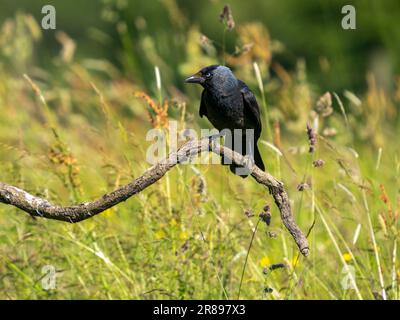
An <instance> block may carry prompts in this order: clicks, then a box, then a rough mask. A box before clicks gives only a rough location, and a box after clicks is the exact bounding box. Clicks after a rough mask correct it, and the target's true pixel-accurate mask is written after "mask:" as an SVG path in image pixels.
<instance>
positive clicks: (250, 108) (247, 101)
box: [239, 80, 262, 136]
mask: <svg viewBox="0 0 400 320" xmlns="http://www.w3.org/2000/svg"><path fill="white" fill-rule="evenodd" d="M239 88H240V92H241V93H242V97H243V102H244V112H245V113H246V114H247V115H249V117H251V118H252V119H253V121H254V123H255V125H256V127H255V128H254V129H255V133H256V136H260V134H261V128H262V126H261V118H260V108H259V107H258V103H257V100H256V97H255V96H254V94H253V92H251V90H250V89H249V87H248V86H247V85H246V84H245V83H244V82H243V81H240V80H239Z"/></svg>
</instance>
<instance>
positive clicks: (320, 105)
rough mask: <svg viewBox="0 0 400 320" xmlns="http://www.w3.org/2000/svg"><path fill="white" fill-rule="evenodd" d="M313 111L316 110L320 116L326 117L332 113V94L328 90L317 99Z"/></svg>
mask: <svg viewBox="0 0 400 320" xmlns="http://www.w3.org/2000/svg"><path fill="white" fill-rule="evenodd" d="M315 111H317V113H318V114H320V115H321V116H322V117H328V116H329V115H331V114H332V112H333V108H332V96H331V94H330V93H329V92H326V93H325V94H324V95H323V96H321V97H320V98H319V99H318V101H317V104H316V108H315Z"/></svg>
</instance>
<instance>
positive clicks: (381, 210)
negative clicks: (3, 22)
mask: <svg viewBox="0 0 400 320" xmlns="http://www.w3.org/2000/svg"><path fill="white" fill-rule="evenodd" d="M18 19H20V20H21V19H22V20H23V17H19V18H18ZM18 19H17V20H18ZM18 23H22V22H18ZM255 30H256V31H255V32H258V31H257V30H258V29H257V28H256V29H255ZM193 34H195V35H193ZM125 36H126V35H125ZM181 36H182V37H187V38H188V43H190V45H188V46H186V45H185V46H183V47H182V48H181V49H182V50H186V51H187V52H186V56H187V57H188V59H189V61H187V62H185V63H182V65H181V66H180V67H179V68H177V70H173V71H174V72H175V75H174V76H171V69H170V68H168V67H167V65H168V63H169V62H170V61H174V57H173V56H172V54H171V55H168V54H165V55H162V58H161V57H160V56H157V52H152V53H151V54H153V55H151V54H150V53H149V55H150V58H149V60H148V63H149V64H150V63H153V62H154V61H155V60H157V59H160V61H158V62H161V63H157V65H158V66H159V67H160V72H161V78H162V80H163V81H162V86H159V87H158V88H157V85H156V80H155V78H154V65H156V63H154V65H153V66H152V67H151V68H149V69H148V70H147V73H148V74H147V75H146V77H147V78H149V79H151V80H150V81H148V82H146V83H142V82H139V83H136V82H135V81H133V80H132V79H131V78H129V77H126V76H125V75H124V74H123V73H120V72H119V71H117V68H114V67H113V66H112V65H111V64H110V63H108V62H107V61H104V60H96V61H91V62H90V61H89V62H90V63H89V62H88V59H89V58H90V57H85V58H84V59H81V60H79V59H76V60H72V61H65V60H63V59H62V57H61V56H60V57H57V58H56V59H55V60H54V61H51V62H49V66H48V69H46V68H39V67H38V66H35V65H33V66H31V67H30V68H28V69H26V70H25V71H26V73H27V74H28V76H29V78H26V77H25V78H24V77H23V73H20V72H17V71H16V70H15V69H14V68H13V67H12V66H13V64H15V63H18V64H20V63H21V62H20V59H26V61H34V60H31V59H32V55H33V54H34V49H33V47H32V48H31V49H32V52H26V55H27V56H26V57H20V59H16V55H17V54H18V53H17V52H18V50H17V51H16V52H14V54H9V53H8V52H9V51H7V52H5V51H2V57H3V59H2V60H1V61H0V114H1V117H0V181H4V182H6V183H9V184H12V185H15V186H18V187H20V188H24V189H26V190H27V191H29V192H31V193H34V194H36V195H40V196H43V197H46V198H48V199H49V200H51V201H52V202H54V203H59V204H70V203H76V202H80V201H89V200H91V199H95V198H96V197H99V196H101V195H102V194H104V193H105V192H107V191H110V190H112V189H114V188H116V187H118V186H121V185H122V184H124V183H127V182H129V181H131V180H132V179H133V178H135V177H137V176H139V175H140V174H141V173H142V172H143V171H144V170H145V169H146V168H148V167H149V164H147V163H146V161H145V158H146V150H147V147H148V146H149V145H150V142H146V141H145V137H146V133H147V130H149V129H151V123H150V121H149V116H148V111H149V106H148V105H147V104H146V103H144V102H143V101H142V100H140V99H138V98H136V97H135V95H134V92H137V91H144V92H147V93H149V94H150V95H151V96H153V98H154V100H155V101H162V99H163V97H168V98H169V99H170V101H171V100H178V101H179V103H172V102H170V106H169V119H170V120H177V121H179V123H180V129H182V128H184V127H188V128H195V129H196V130H197V131H198V132H199V131H200V128H203V127H206V126H207V127H208V126H209V125H208V124H207V122H205V121H204V122H200V119H198V116H197V109H198V104H199V96H200V92H199V91H198V90H196V89H192V88H183V89H184V90H185V91H184V92H183V93H180V94H179V93H178V91H177V90H176V88H175V89H174V88H173V86H174V85H176V86H178V87H179V86H180V84H178V83H176V82H174V78H178V79H181V78H182V79H183V75H184V73H190V72H189V70H188V69H189V66H190V64H191V63H192V64H193V65H194V66H195V65H197V64H199V65H201V64H202V63H203V62H204V63H208V62H210V61H218V59H219V58H220V56H218V55H214V56H213V55H212V54H211V56H204V54H203V53H202V52H201V50H199V48H198V47H196V46H198V44H196V43H197V42H196V41H194V40H193V39H190V37H193V38H195V37H196V32H194V31H193V30H189V31H188V32H187V33H185V32H184V31H182V35H181ZM148 37H150V36H148ZM124 39H125V40H126V41H129V38H124ZM149 39H150V38H149ZM149 39H148V42H147V45H148V44H149V42H151V41H153V40H151V39H150V40H149ZM191 40H192V42H191ZM14 41H15V43H16V44H18V41H25V42H24V43H25V45H26V43H27V42H28V43H30V42H31V41H32V43H33V42H34V41H35V40H34V38H33V37H27V38H26V39H25V38H24V39H22V38H18V37H16V38H15V39H14ZM22 45H24V44H22ZM141 45H143V44H141ZM28 47H29V46H28ZM15 48H18V46H17V45H16V46H15ZM10 50H12V49H10ZM124 54H125V55H126V56H125V58H123V59H128V57H129V61H130V63H131V64H132V65H137V64H140V61H139V60H138V57H137V56H136V55H134V54H131V53H129V52H127V51H126V52H124ZM156 56H157V57H156ZM15 59H16V60H15ZM135 59H136V60H135ZM169 59H170V60H169ZM252 59H253V60H254V61H255V62H257V63H258V64H259V67H260V70H261V75H264V77H265V78H264V79H262V83H261V84H260V83H258V85H261V86H262V87H263V89H264V90H265V92H264V91H261V94H262V96H258V100H259V102H262V103H260V106H264V108H266V106H268V118H267V117H265V119H266V120H265V121H268V120H269V121H270V123H269V125H270V128H271V129H270V130H271V131H272V133H271V134H273V135H274V143H275V145H276V146H278V147H279V148H280V150H281V152H282V154H280V152H278V151H277V150H276V148H273V147H272V148H271V147H270V146H268V145H265V144H261V143H260V149H261V150H262V153H263V157H264V159H265V160H264V161H265V163H266V166H267V169H268V170H269V171H270V172H271V173H272V174H274V175H276V176H277V177H279V178H280V179H281V180H282V181H283V182H284V183H285V186H286V188H287V190H288V192H289V196H290V198H291V200H292V202H293V212H294V214H295V218H296V221H297V222H298V224H299V225H300V227H301V229H302V230H303V231H304V232H305V233H308V234H309V235H308V238H309V241H310V249H311V254H310V256H309V257H308V258H307V259H305V258H303V257H301V256H299V253H298V250H297V247H296V245H295V244H294V242H293V239H292V238H291V236H290V235H289V234H288V232H287V231H286V230H285V229H284V227H283V225H282V222H281V220H280V217H279V211H278V210H277V208H276V207H275V206H274V204H273V200H272V198H271V197H270V196H269V194H268V192H267V190H265V189H264V188H263V187H261V186H260V185H258V184H257V183H256V182H255V181H253V180H252V179H251V178H248V179H245V180H242V179H240V178H238V177H236V176H233V175H232V174H231V173H230V172H229V170H228V169H227V168H225V167H221V166H219V165H213V166H207V165H193V166H191V165H181V166H177V167H176V168H174V169H173V170H172V171H171V172H170V173H169V174H168V179H166V178H164V179H163V180H161V181H159V182H158V183H156V184H155V185H153V186H151V187H149V188H148V189H146V190H145V191H144V192H142V193H140V194H138V195H137V196H135V197H133V198H131V199H129V200H128V201H126V202H124V203H121V204H119V205H118V206H116V207H114V208H112V209H111V210H108V211H107V212H105V213H103V214H100V215H99V216H96V217H94V218H92V219H89V220H87V221H84V222H81V223H79V224H75V225H70V224H65V223H61V222H57V221H50V220H45V219H35V220H34V219H33V218H31V217H30V216H29V215H27V214H25V213H24V212H22V211H20V210H18V209H16V208H13V207H10V206H6V205H3V204H2V205H0V298H4V299H47V298H52V299H89V298H97V299H152V298H155V299H158V298H165V299H170V298H171V299H227V298H237V297H238V295H239V291H240V298H243V299H359V298H360V299H361V298H362V299H381V298H382V297H383V295H385V296H386V297H387V298H388V299H398V298H399V277H400V273H399V271H398V270H399V267H400V266H399V262H398V259H397V252H396V251H397V242H398V224H399V223H398V215H399V211H400V154H399V150H400V148H399V147H400V145H399V142H398V140H397V138H396V137H398V135H399V133H400V132H399V126H398V120H397V119H398V117H397V111H396V106H397V107H398V104H399V97H396V96H395V95H392V96H391V95H388V94H384V93H382V92H381V91H379V89H377V88H376V86H374V82H373V79H370V80H369V89H368V91H366V92H365V93H364V94H362V95H361V94H360V95H359V96H358V98H357V99H356V98H355V96H354V94H353V95H349V94H347V95H345V94H344V93H338V95H337V99H335V98H334V99H333V107H334V110H335V111H334V113H333V114H332V115H330V116H328V117H321V116H320V117H318V119H319V120H318V123H319V130H318V133H319V138H318V142H317V147H316V153H315V154H312V155H310V154H309V153H308V140H307V135H306V123H307V121H310V123H315V121H314V120H313V119H312V117H311V116H310V111H311V110H312V109H314V108H315V103H316V101H317V99H318V96H319V95H321V94H322V93H323V92H325V91H329V88H317V87H316V86H315V84H311V83H309V82H308V81H307V77H306V75H307V74H306V70H305V66H304V64H303V63H302V62H301V60H299V64H298V67H297V69H296V70H295V71H294V72H283V71H282V70H281V72H278V73H277V74H278V75H277V76H276V77H275V78H268V76H267V72H265V71H266V70H268V67H269V65H267V64H266V63H265V61H261V60H260V59H259V57H257V55H254V56H252ZM94 62H96V63H94ZM10 66H11V67H10ZM54 66H56V67H57V68H56V70H57V72H55V71H53V70H55V68H54ZM163 66H164V67H163ZM178 69H179V70H178ZM164 71H165V73H164ZM167 71H168V72H167ZM191 71H193V72H194V71H196V70H191ZM235 72H237V74H239V75H240V76H241V77H242V79H243V80H244V81H246V82H247V83H249V85H250V86H251V87H252V89H253V91H254V92H256V93H257V95H258V92H259V90H257V80H256V77H255V75H254V70H253V63H252V62H250V63H249V64H243V65H236V68H235ZM166 74H167V75H166ZM141 78H145V77H141ZM153 78H154V79H153ZM29 79H32V83H30V82H29ZM259 82H260V81H259ZM35 86H37V88H36V87H35ZM349 90H351V89H350V88H349ZM264 94H265V96H264ZM182 96H183V97H182ZM346 97H350V98H346ZM358 99H359V101H360V102H358ZM359 103H360V104H359ZM263 112H265V110H264V111H263ZM267 119H268V120H267ZM275 121H279V126H280V132H281V133H279V134H278V131H277V130H276V126H274V125H273V123H274V122H275ZM313 121H314V122H313ZM265 125H266V123H265ZM264 127H266V126H264ZM330 127H333V128H335V129H336V131H337V134H336V135H335V136H332V137H326V136H324V135H323V132H324V130H325V129H326V128H330ZM274 128H275V129H274ZM266 138H268V142H269V143H272V141H271V140H270V137H269V136H268V135H266ZM316 159H323V160H324V162H325V165H324V166H323V167H321V168H315V167H313V166H312V161H313V160H316ZM301 182H307V183H309V184H311V188H310V189H306V190H304V191H303V192H300V191H298V190H297V186H298V184H299V183H301ZM266 204H270V205H271V211H272V223H271V225H270V226H267V225H266V224H264V223H262V222H260V223H259V222H258V214H259V213H260V212H261V211H262V208H263V207H264V206H265V205H266ZM246 209H251V210H252V211H253V212H254V213H255V216H254V217H252V218H247V217H246V216H245V214H244V212H245V210H246ZM256 226H258V227H256ZM355 240H356V241H355ZM277 263H283V264H284V268H280V269H276V270H273V271H269V272H267V273H266V274H265V273H264V272H263V269H264V268H265V267H269V266H270V265H272V264H277ZM46 265H51V266H54V267H55V268H56V270H57V287H56V289H55V290H44V289H43V287H42V280H43V276H45V275H44V274H43V273H42V268H43V267H44V266H46ZM348 267H354V270H355V278H354V279H353V280H354V283H355V288H354V289H349V290H347V289H345V288H344V287H343V285H342V283H343V281H345V280H346V274H345V273H344V272H345V271H346V268H348ZM349 281H350V282H352V279H351V278H349ZM382 284H383V287H382ZM271 289H272V290H271Z"/></svg>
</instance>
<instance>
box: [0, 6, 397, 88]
mask: <svg viewBox="0 0 400 320" xmlns="http://www.w3.org/2000/svg"><path fill="white" fill-rule="evenodd" d="M46 4H52V5H54V6H55V7H56V10H57V31H63V32H65V33H66V34H67V35H68V36H69V37H71V38H72V39H73V40H74V41H75V43H76V45H77V48H76V58H77V59H84V58H87V57H91V58H98V59H100V58H102V59H106V60H108V61H110V62H112V63H113V65H115V66H116V67H117V68H118V69H119V70H120V71H121V72H122V73H123V74H124V75H126V76H128V77H130V78H131V79H134V80H135V81H138V82H144V83H146V82H148V81H150V79H149V78H150V77H151V76H150V75H148V74H149V73H148V72H146V71H147V70H148V69H151V68H152V67H153V65H154V63H157V62H158V64H160V61H166V60H168V64H167V65H163V66H162V67H164V68H165V69H166V70H165V73H167V74H168V75H170V77H171V78H172V79H170V80H173V81H174V83H176V85H178V86H182V81H181V79H182V77H183V76H184V74H182V73H183V72H182V71H189V70H187V69H183V70H182V69H180V68H179V67H180V66H182V64H183V63H184V62H185V61H187V60H188V53H187V52H186V45H187V40H188V37H190V32H188V33H187V32H184V31H192V32H195V31H197V32H200V33H202V34H204V35H206V36H207V37H208V38H210V39H212V40H213V41H215V43H216V45H217V46H218V45H219V48H218V50H221V47H220V45H221V39H222V33H223V28H222V27H221V24H220V22H219V20H218V15H219V13H220V11H221V7H222V6H223V4H225V2H224V1H218V0H206V1H201V2H199V1H183V0H182V1H179V0H157V1H140V0H138V1H134V0H115V1H114V0H101V1H85V2H81V3H78V2H74V1H68V2H67V1H62V0H59V1H40V0H35V1H29V0H21V1H12V0H3V1H2V3H1V4H0V9H1V10H0V21H2V22H4V21H6V19H10V18H13V17H14V16H15V15H16V14H18V13H19V14H23V13H26V14H30V15H32V16H33V17H34V18H35V19H36V21H37V22H40V21H41V19H42V17H43V15H42V14H41V8H42V7H43V6H44V5H46ZM229 4H230V6H231V9H232V12H233V15H234V19H235V21H236V23H237V24H245V23H251V22H257V23H259V24H261V25H262V27H263V28H265V32H268V35H269V38H270V39H271V45H272V48H271V49H272V51H273V53H274V54H273V59H274V61H276V62H278V63H280V64H281V65H282V66H283V67H285V68H287V69H288V70H292V69H294V68H295V65H296V63H297V61H298V59H299V58H304V60H305V62H306V65H307V70H308V75H309V77H310V78H311V80H312V81H313V82H315V83H318V84H319V85H320V86H322V87H326V88H330V90H335V91H338V90H343V89H344V88H352V89H353V90H355V91H356V93H357V92H360V90H363V89H365V88H366V86H367V81H366V71H371V72H374V73H375V74H376V76H377V85H379V86H382V87H384V88H385V89H387V90H394V85H393V83H394V81H393V79H394V77H395V75H397V74H398V73H399V69H400V62H399V54H398V53H399V52H400V41H399V39H400V29H399V28H398V27H397V26H398V21H399V19H400V3H399V1H396V0H385V1H373V0H359V1H350V2H349V1H340V0H328V1H318V0H310V1H306V2H303V3H301V2H299V1H295V0H288V1H261V0H260V1H251V2H243V1H235V0H232V1H229ZM346 4H352V5H354V6H355V7H356V11H357V29H356V30H343V29H342V28H341V19H342V18H343V14H342V13H341V8H342V7H343V6H344V5H346ZM20 32H23V31H22V30H20ZM238 32H240V30H237V29H236V30H233V32H230V33H228V34H227V35H226V50H227V52H230V53H233V52H235V47H236V46H237V45H238V43H237V33H238ZM6 45H7V41H6V40H4V43H2V46H6ZM36 46H37V47H38V48H37V49H36V50H35V56H34V57H33V58H32V60H29V61H25V63H24V64H21V63H18V65H16V63H17V62H16V61H15V62H14V65H13V67H14V68H16V69H17V70H19V71H22V70H21V68H22V69H23V68H24V67H25V68H27V67H29V65H31V64H32V63H34V64H39V65H40V66H44V65H48V63H49V61H52V60H53V59H54V57H55V56H57V54H58V52H59V50H60V43H59V41H57V38H56V36H55V32H54V31H52V30H48V31H44V32H43V37H42V39H41V40H40V45H39V44H37V45H36ZM25 50H26V48H25ZM149 52H152V54H151V55H150V54H149ZM264 55H265V57H264V58H266V59H269V58H270V57H269V56H268V55H267V53H266V52H265V53H264ZM14 57H15V55H14ZM171 57H173V59H171ZM9 58H10V59H11V60H12V58H11V57H9ZM157 59H159V60H160V61H157ZM10 67H11V65H10ZM179 70H181V72H179ZM25 71H26V70H25Z"/></svg>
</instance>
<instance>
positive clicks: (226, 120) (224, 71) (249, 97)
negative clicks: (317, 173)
mask: <svg viewBox="0 0 400 320" xmlns="http://www.w3.org/2000/svg"><path fill="white" fill-rule="evenodd" d="M185 82H187V83H198V84H200V85H201V86H202V87H203V88H204V90H203V92H202V94H201V102H200V111H199V114H200V117H203V116H206V117H207V118H208V120H209V121H210V122H211V124H212V125H213V126H214V127H215V128H216V129H217V130H219V131H221V130H223V129H229V130H231V132H232V137H234V134H233V132H234V131H233V130H234V129H242V143H241V147H242V148H241V150H236V149H237V148H235V151H237V152H239V153H241V154H243V155H245V154H247V155H250V156H251V157H252V158H253V159H254V163H255V164H256V165H257V167H259V168H260V169H261V170H265V166H264V163H263V161H262V158H261V155H260V151H259V150H258V147H257V141H258V139H259V138H260V135H261V119H260V109H259V107H258V104H257V100H256V97H255V96H254V94H253V92H251V90H250V89H249V88H248V87H247V85H246V84H245V83H244V82H243V81H241V80H238V79H236V77H235V76H234V74H233V73H232V71H231V70H230V69H229V68H228V67H224V66H219V65H213V66H209V67H205V68H203V69H201V70H200V71H199V72H198V73H196V74H195V75H193V76H191V77H189V78H187V79H186V80H185ZM246 129H253V130H254V142H253V141H251V136H248V135H246ZM232 140H234V139H232ZM225 144H226V145H227V146H229V147H230V148H232V146H236V144H235V143H234V141H232V144H231V145H229V142H228V144H227V141H226V140H225ZM246 145H247V148H246ZM253 148H254V150H252V149H253ZM237 168H238V167H237V166H235V165H234V164H231V165H230V169H231V171H232V172H233V173H235V174H237V173H236V169H237ZM240 175H241V176H242V177H243V178H245V177H246V176H247V174H240Z"/></svg>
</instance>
